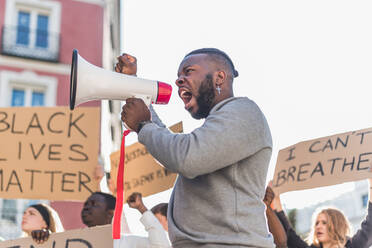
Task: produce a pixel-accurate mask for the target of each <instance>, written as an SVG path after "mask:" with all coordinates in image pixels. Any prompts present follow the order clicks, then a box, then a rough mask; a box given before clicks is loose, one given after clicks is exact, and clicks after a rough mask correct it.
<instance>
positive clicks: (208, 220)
mask: <svg viewBox="0 0 372 248" xmlns="http://www.w3.org/2000/svg"><path fill="white" fill-rule="evenodd" d="M152 114H153V115H152V119H153V122H155V123H150V124H147V125H145V126H144V127H143V128H142V129H141V131H140V132H139V134H138V140H139V141H140V142H141V143H142V144H144V145H145V146H146V148H147V149H148V151H149V152H150V153H151V154H152V155H153V156H154V157H155V158H156V159H157V160H158V161H159V162H160V163H162V164H163V165H164V166H165V167H166V168H167V169H169V170H170V171H173V172H175V173H179V176H178V178H177V181H176V184H175V186H174V189H173V192H172V196H171V199H170V202H169V207H168V225H169V236H170V239H171V242H172V245H173V247H174V248H178V247H187V248H193V247H203V248H212V247H216V248H218V247H264V248H269V247H270V248H272V247H274V245H273V239H272V236H271V235H270V234H269V232H268V228H267V222H266V217H265V206H264V203H263V201H262V200H263V198H264V194H265V181H266V175H267V170H268V166H269V161H270V157H271V150H272V140H271V134H270V129H269V126H268V124H267V122H266V119H265V117H264V115H263V113H262V112H261V111H260V109H259V108H258V106H257V105H256V104H255V103H254V102H253V101H251V100H249V99H248V98H246V97H244V98H236V97H232V98H229V99H226V100H224V101H222V102H220V103H218V104H217V105H216V106H214V107H213V109H212V110H211V111H210V114H209V115H208V117H207V118H206V119H205V122H204V123H203V125H202V126H201V127H200V128H197V129H195V130H194V131H193V132H191V133H190V134H174V133H172V132H170V131H169V130H168V129H166V128H165V127H164V125H163V124H162V123H161V122H160V121H159V118H158V117H157V115H156V114H155V113H154V112H153V113H152Z"/></svg>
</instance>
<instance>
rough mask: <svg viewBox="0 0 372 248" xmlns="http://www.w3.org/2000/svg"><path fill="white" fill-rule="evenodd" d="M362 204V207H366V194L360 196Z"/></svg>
mask: <svg viewBox="0 0 372 248" xmlns="http://www.w3.org/2000/svg"><path fill="white" fill-rule="evenodd" d="M362 204H363V207H367V205H368V194H365V195H362Z"/></svg>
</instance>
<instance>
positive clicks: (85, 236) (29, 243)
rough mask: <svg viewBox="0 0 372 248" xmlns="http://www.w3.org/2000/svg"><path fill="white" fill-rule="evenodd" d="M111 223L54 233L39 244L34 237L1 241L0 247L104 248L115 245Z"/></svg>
mask: <svg viewBox="0 0 372 248" xmlns="http://www.w3.org/2000/svg"><path fill="white" fill-rule="evenodd" d="M111 230H112V227H111V225H105V226H97V227H91V228H84V229H77V230H70V231H66V232H61V233H52V234H51V235H50V236H49V238H48V241H47V242H45V243H43V244H37V243H36V242H35V241H33V240H32V238H30V237H28V238H21V239H14V240H9V241H3V242H0V248H32V247H35V248H102V247H107V248H109V247H110V248H111V247H113V239H112V237H111V236H112V234H111Z"/></svg>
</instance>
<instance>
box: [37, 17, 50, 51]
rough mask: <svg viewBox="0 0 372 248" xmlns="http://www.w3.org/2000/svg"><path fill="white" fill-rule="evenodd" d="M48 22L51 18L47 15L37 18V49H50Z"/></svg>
mask: <svg viewBox="0 0 372 248" xmlns="http://www.w3.org/2000/svg"><path fill="white" fill-rule="evenodd" d="M48 20H49V17H48V16H46V15H38V16H37V27H36V46H37V47H43V48H46V47H48Z"/></svg>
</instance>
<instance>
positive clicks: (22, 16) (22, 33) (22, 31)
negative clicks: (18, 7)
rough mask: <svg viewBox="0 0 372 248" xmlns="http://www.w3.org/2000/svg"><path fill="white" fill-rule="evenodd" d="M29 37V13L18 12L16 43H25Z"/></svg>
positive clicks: (26, 43)
mask: <svg viewBox="0 0 372 248" xmlns="http://www.w3.org/2000/svg"><path fill="white" fill-rule="evenodd" d="M29 38H30V13H27V12H23V11H19V12H18V25H17V44H20V45H27V46H28V44H29Z"/></svg>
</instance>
